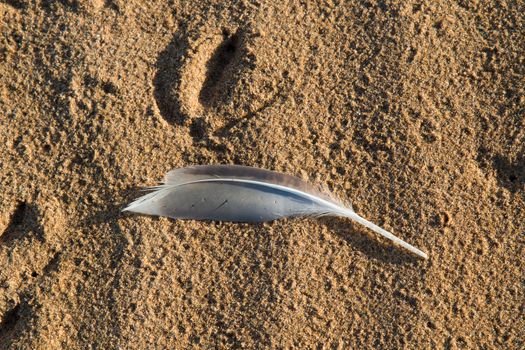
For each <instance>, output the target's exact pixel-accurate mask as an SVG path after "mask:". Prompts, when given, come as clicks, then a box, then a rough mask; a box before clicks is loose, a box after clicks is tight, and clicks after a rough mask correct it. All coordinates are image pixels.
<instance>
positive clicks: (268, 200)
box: [123, 165, 427, 259]
mask: <svg viewBox="0 0 525 350" xmlns="http://www.w3.org/2000/svg"><path fill="white" fill-rule="evenodd" d="M150 189H151V190H153V192H151V193H148V194H146V195H145V196H142V197H140V198H138V199H137V200H135V201H134V202H132V203H130V204H129V205H128V206H127V207H126V208H125V209H124V210H123V211H130V212H134V213H140V214H147V215H156V216H167V217H170V218H173V219H193V220H220V221H234V222H263V221H272V220H276V219H279V218H284V217H298V216H301V217H304V216H312V217H320V216H338V217H347V218H350V219H352V220H354V221H357V222H358V223H360V224H362V225H364V226H366V227H368V228H369V229H371V230H373V231H375V232H377V233H379V234H380V235H382V236H384V237H386V238H388V239H389V240H391V241H393V242H394V243H396V244H399V245H400V246H402V247H404V248H406V249H408V250H409V251H411V252H413V253H415V254H417V255H419V256H420V257H423V258H425V259H427V254H425V253H424V252H422V251H421V250H419V249H417V248H416V247H414V246H412V245H410V244H408V243H407V242H405V241H403V240H401V239H399V238H398V237H396V236H394V235H393V234H392V233H390V232H388V231H386V230H384V229H382V228H381V227H379V226H377V225H375V224H373V223H372V222H370V221H368V220H366V219H364V218H362V217H361V216H359V215H357V214H356V213H355V212H354V210H353V209H352V208H351V206H346V205H344V204H343V203H342V202H341V201H340V200H338V199H336V198H335V197H334V196H332V195H331V194H330V193H328V192H327V191H323V190H321V189H319V188H317V187H314V186H311V185H310V184H308V183H307V182H305V181H303V180H301V179H299V178H297V177H295V176H291V175H287V174H282V173H278V172H275V171H269V170H264V169H259V168H252V167H247V166H240V165H201V166H192V167H187V168H180V169H174V170H172V171H170V172H169V173H167V174H166V176H165V177H164V183H163V184H162V185H159V186H154V187H152V188H150Z"/></svg>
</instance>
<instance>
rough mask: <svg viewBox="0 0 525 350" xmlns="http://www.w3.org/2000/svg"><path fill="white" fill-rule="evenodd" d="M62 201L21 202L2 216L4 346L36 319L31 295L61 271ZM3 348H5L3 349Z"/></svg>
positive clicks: (0, 334)
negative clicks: (30, 300)
mask: <svg viewBox="0 0 525 350" xmlns="http://www.w3.org/2000/svg"><path fill="white" fill-rule="evenodd" d="M65 224H66V220H65V216H64V215H63V213H62V211H61V210H60V205H59V203H58V201H56V200H55V201H49V202H44V201H43V200H42V199H37V200H36V202H26V201H20V202H17V203H13V205H12V207H11V208H10V210H8V211H7V212H6V213H2V215H1V216H0V288H2V289H3V293H2V298H1V299H0V344H1V345H2V346H4V345H5V346H7V347H8V348H9V346H10V345H9V344H12V343H13V342H15V341H16V339H17V338H18V337H19V336H20V335H21V334H23V333H24V330H25V328H26V326H27V322H28V321H29V320H31V319H34V316H35V312H36V311H35V310H34V309H33V308H34V306H33V305H31V303H30V302H29V299H30V297H29V296H30V295H33V294H34V293H33V291H34V290H35V289H36V288H37V285H38V284H39V283H40V282H41V281H42V279H43V278H44V277H45V276H47V275H49V274H51V273H53V271H55V270H56V269H57V266H58V264H59V260H60V251H61V246H62V242H63V241H64V239H65V235H64V229H63V228H64V227H65V226H66V225H65ZM0 348H1V347H0Z"/></svg>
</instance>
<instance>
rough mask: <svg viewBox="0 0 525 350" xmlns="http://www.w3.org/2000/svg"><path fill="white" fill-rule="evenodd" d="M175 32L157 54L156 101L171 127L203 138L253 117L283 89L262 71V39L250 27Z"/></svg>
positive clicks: (271, 102) (272, 101) (202, 28)
mask: <svg viewBox="0 0 525 350" xmlns="http://www.w3.org/2000/svg"><path fill="white" fill-rule="evenodd" d="M209 27H210V26H208V25H204V26H202V27H201V30H197V31H194V32H185V31H183V32H181V33H177V34H176V35H175V37H174V39H173V40H172V41H171V43H170V44H169V45H168V47H167V48H166V49H165V50H164V51H163V52H162V53H161V54H160V55H159V58H158V61H157V67H158V71H157V74H156V76H155V79H154V85H155V99H156V101H157V106H158V108H159V110H160V112H161V114H162V116H163V117H164V118H165V119H166V120H167V121H168V122H170V123H172V124H175V125H178V126H188V127H189V134H190V135H191V136H192V137H193V138H202V137H205V136H207V134H208V133H210V132H211V133H212V134H215V133H217V132H220V131H224V129H229V128H231V127H233V126H235V125H236V124H237V123H238V122H240V121H241V120H244V119H247V118H250V117H253V116H255V115H256V114H257V113H259V112H261V111H262V110H263V109H266V108H268V107H269V106H271V105H272V104H273V103H275V102H276V100H277V95H280V94H281V93H282V91H281V90H280V89H276V88H275V86H274V85H275V84H273V85H272V82H274V81H275V79H274V77H268V76H267V75H266V79H265V78H264V77H265V73H264V72H260V71H258V67H257V63H256V61H257V58H256V56H255V55H254V54H253V52H255V51H256V50H254V49H253V48H254V47H255V46H257V45H258V40H259V38H260V35H259V34H258V33H257V32H256V31H255V30H253V29H251V28H243V29H236V30H231V29H226V28H223V29H216V30H209V29H205V28H209Z"/></svg>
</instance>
